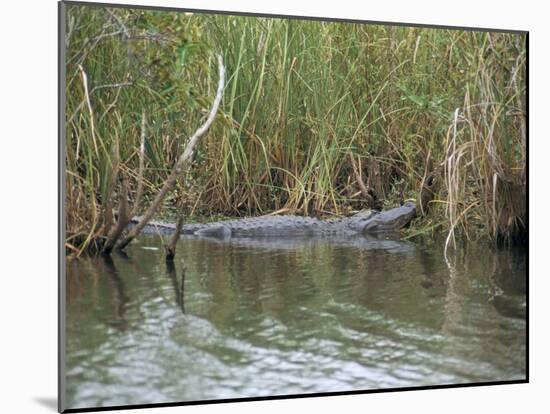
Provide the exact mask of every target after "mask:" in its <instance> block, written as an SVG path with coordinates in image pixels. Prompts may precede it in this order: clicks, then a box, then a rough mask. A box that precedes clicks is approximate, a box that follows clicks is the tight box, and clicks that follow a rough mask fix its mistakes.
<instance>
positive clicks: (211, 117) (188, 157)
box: [116, 55, 225, 249]
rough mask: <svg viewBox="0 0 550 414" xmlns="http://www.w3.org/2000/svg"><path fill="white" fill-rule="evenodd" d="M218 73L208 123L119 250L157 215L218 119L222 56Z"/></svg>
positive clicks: (223, 82) (120, 243) (118, 247)
mask: <svg viewBox="0 0 550 414" xmlns="http://www.w3.org/2000/svg"><path fill="white" fill-rule="evenodd" d="M218 71H219V82H218V90H217V92H216V97H215V99H214V103H213V104H212V109H211V110H210V114H209V115H208V118H207V119H206V122H205V123H204V124H203V125H202V126H201V127H200V128H199V129H197V131H196V132H195V133H194V134H193V136H192V137H191V138H190V139H189V142H188V143H187V146H186V147H185V150H184V151H183V154H182V155H181V156H180V157H179V158H178V160H177V161H176V163H175V164H174V167H173V168H172V172H171V173H170V176H169V177H168V178H167V179H166V181H165V182H164V184H163V186H162V188H161V189H160V191H159V192H158V193H157V195H156V197H155V199H154V200H153V202H152V203H151V205H150V206H149V208H148V209H147V210H146V211H145V213H144V214H143V216H142V217H141V220H140V221H139V223H138V224H137V225H136V226H135V227H133V228H132V230H130V232H129V233H128V235H127V236H126V237H125V238H124V239H122V240H120V241H119V242H118V243H117V245H116V247H117V249H124V248H125V247H126V246H127V245H128V244H129V243H130V242H131V241H132V240H133V239H135V238H136V237H137V236H138V235H139V233H140V232H141V230H142V229H143V227H145V225H146V224H147V223H148V222H149V220H151V218H152V217H153V215H154V214H155V213H156V211H157V210H158V208H159V207H160V205H161V203H162V200H163V199H164V197H165V196H166V194H167V193H168V192H169V191H171V190H172V189H173V188H174V186H175V184H176V180H177V178H178V176H179V175H180V174H181V173H182V172H183V171H184V170H185V168H186V167H187V164H188V163H189V161H190V160H191V158H192V156H193V151H194V149H195V146H196V145H197V142H198V141H199V139H200V138H201V136H202V135H204V133H205V132H206V131H207V130H208V128H209V127H210V125H211V124H212V122H213V121H214V118H215V117H216V113H217V112H218V107H219V106H220V102H221V100H222V94H223V88H224V84H225V79H224V77H225V69H224V66H223V59H222V57H221V55H218Z"/></svg>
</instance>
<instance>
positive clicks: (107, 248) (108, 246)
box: [103, 177, 130, 254]
mask: <svg viewBox="0 0 550 414" xmlns="http://www.w3.org/2000/svg"><path fill="white" fill-rule="evenodd" d="M129 223H130V215H129V214H128V181H127V179H126V177H124V178H123V179H122V184H121V186H120V199H119V202H118V220H117V222H116V225H115V226H114V227H113V228H112V229H111V231H110V232H109V234H108V235H107V240H106V241H105V245H104V246H103V252H104V253H107V254H109V253H111V251H112V250H113V247H114V246H115V243H116V241H117V240H118V239H119V237H120V236H121V234H122V232H123V231H124V229H125V228H126V227H127V226H128V224H129Z"/></svg>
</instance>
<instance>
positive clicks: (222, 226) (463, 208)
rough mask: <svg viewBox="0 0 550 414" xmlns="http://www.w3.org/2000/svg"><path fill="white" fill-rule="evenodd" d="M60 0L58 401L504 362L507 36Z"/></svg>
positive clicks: (518, 206)
mask: <svg viewBox="0 0 550 414" xmlns="http://www.w3.org/2000/svg"><path fill="white" fill-rule="evenodd" d="M59 12H60V13H59V25H60V27H59V29H60V31H59V35H60V37H59V42H60V43H59V52H60V62H59V65H60V66H59V71H60V73H59V75H60V83H59V85H60V90H59V99H60V100H59V122H60V138H59V139H60V141H59V142H60V160H61V161H60V166H59V168H60V176H59V180H60V183H59V185H60V224H61V229H60V252H59V253H60V268H61V271H60V280H59V288H60V312H59V316H60V319H59V323H60V331H59V334H60V335H59V352H60V355H59V356H60V367H59V410H60V411H64V412H76V411H82V410H86V411H89V410H102V409H113V408H136V407H155V406H168V405H182V404H190V403H206V402H223V401H247V400H254V399H259V398H292V397H296V396H304V395H307V396H323V395H338V394H350V393H368V392H374V391H377V392H378V391H399V390H409V389H425V388H437V387H449V386H452V387H454V386H466V385H467V386H471V385H490V384H508V383H521V382H527V381H528V373H527V348H528V346H527V345H528V344H527V334H526V332H527V319H528V318H527V314H528V306H527V302H528V301H527V266H528V254H527V247H528V246H527V244H528V214H527V178H528V177H527V157H528V113H527V99H526V96H527V92H528V91H527V63H528V54H527V53H528V49H527V46H528V34H527V32H518V31H506V30H500V29H499V30H493V29H475V28H455V27H445V26H440V27H434V26H431V27H428V26H419V25H407V24H399V23H377V22H363V21H351V20H336V19H330V16H327V18H326V19H320V18H315V19H314V18H308V17H290V16H269V15H254V14H246V13H240V14H238V13H230V12H226V11H204V10H203V11H199V10H183V9H182V10H178V9H168V8H160V7H159V8H153V7H144V6H127V5H125V6H117V5H109V4H97V3H95V4H94V3H90V4H87V3H79V2H71V1H66V2H61V3H59ZM444 23H445V22H441V24H444Z"/></svg>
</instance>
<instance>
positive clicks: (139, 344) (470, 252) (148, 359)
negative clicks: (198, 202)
mask: <svg viewBox="0 0 550 414" xmlns="http://www.w3.org/2000/svg"><path fill="white" fill-rule="evenodd" d="M177 252H178V255H177V257H176V262H175V265H174V266H167V264H166V263H165V262H164V257H163V254H162V253H163V251H162V249H161V245H160V242H159V240H158V239H157V238H153V237H145V236H144V237H142V238H140V239H139V240H137V242H136V243H134V244H133V245H132V246H131V247H130V248H129V249H128V252H127V253H128V256H127V257H122V256H119V255H114V256H113V258H112V259H111V260H108V259H103V258H98V259H82V260H78V261H72V262H70V263H68V264H67V318H66V327H67V331H66V334H67V342H66V386H67V407H68V408H84V407H91V406H112V405H121V404H146V403H162V402H174V401H196V400H211V399H221V398H239V397H257V396H268V395H283V394H297V393H300V394H301V393H318V392H333V391H349V390H370V389H380V388H391V387H405V386H406V387H409V386H421V385H441V384H456V383H472V382H487V381H508V380H518V379H524V378H525V372H526V357H525V352H526V320H525V293H526V261H527V259H526V256H525V254H524V252H517V251H498V252H495V251H492V250H491V249H488V248H485V247H479V246H474V245H469V246H467V247H466V248H461V249H459V250H458V251H457V252H456V254H453V255H451V258H450V261H448V262H447V261H445V259H444V256H443V250H442V246H440V245H439V244H438V243H431V244H430V245H422V244H412V243H407V242H395V241H371V242H369V241H362V240H361V239H357V240H347V241H346V240H343V241H342V240H323V239H305V240H296V239H295V240H287V241H284V240H241V241H238V242H231V241H216V240H200V239H183V240H181V241H180V242H179V245H178V248H177Z"/></svg>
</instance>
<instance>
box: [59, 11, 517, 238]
mask: <svg viewBox="0 0 550 414" xmlns="http://www.w3.org/2000/svg"><path fill="white" fill-rule="evenodd" d="M68 9H69V12H68V21H67V28H68V30H67V32H68V35H67V41H66V46H67V76H68V87H67V123H66V136H67V145H66V162H67V212H68V229H69V233H70V234H71V235H73V236H74V235H80V236H79V237H80V239H82V238H83V236H84V235H90V234H93V232H94V229H96V230H97V228H98V226H101V224H102V223H100V222H98V217H101V214H100V211H101V209H102V208H104V206H105V203H106V202H107V200H106V199H107V198H108V197H109V196H108V195H109V194H110V192H111V190H112V189H113V188H119V184H118V183H117V182H114V180H113V178H112V177H113V170H114V169H115V168H119V169H120V171H121V173H122V174H123V175H124V176H125V177H127V179H128V181H129V194H130V195H129V197H130V198H135V196H136V194H135V193H136V191H137V186H138V182H137V180H136V177H137V175H138V174H137V171H138V170H139V148H140V136H141V114H142V112H145V113H146V119H147V123H146V126H145V130H146V131H145V135H146V139H145V160H146V162H145V176H144V177H145V186H144V188H143V194H144V195H143V197H142V200H143V204H144V205H146V203H147V202H148V197H149V198H150V197H151V194H153V193H154V191H155V189H157V188H158V187H159V186H160V185H161V184H162V182H163V180H165V179H166V177H167V175H168V174H169V170H170V167H171V165H172V164H173V161H174V160H175V159H176V158H177V156H178V154H179V153H180V152H181V150H182V147H183V146H184V144H185V142H184V141H185V139H186V137H188V136H189V135H190V134H191V132H192V131H193V129H194V128H195V127H196V126H197V125H199V124H200V122H201V119H203V118H204V116H205V112H206V111H207V110H208V109H207V108H208V105H209V103H210V102H211V99H212V96H213V94H214V90H215V87H216V86H215V85H216V83H215V82H216V79H215V74H216V68H215V66H216V65H215V60H214V53H215V52H221V53H222V54H223V56H224V61H225V64H226V69H227V83H226V88H225V92H224V97H223V103H222V107H221V109H220V112H219V113H218V116H217V119H216V122H215V123H214V125H213V127H212V128H211V130H210V131H209V132H208V134H207V136H205V139H204V142H203V144H202V146H201V148H200V149H199V150H198V151H197V154H196V157H195V163H194V165H193V167H192V168H191V170H190V171H189V173H187V175H186V176H185V177H182V179H181V182H180V185H179V187H178V188H177V190H176V191H175V193H174V194H173V195H172V197H171V198H170V199H168V201H167V205H166V206H165V207H166V209H165V212H169V211H170V208H171V207H174V205H175V204H176V200H180V204H181V205H182V206H183V208H184V209H185V211H186V213H187V214H188V215H193V214H201V215H213V214H223V215H236V216H241V215H256V214H263V213H268V212H272V211H286V212H297V213H301V214H316V215H324V214H343V213H346V212H347V211H348V210H350V209H359V208H366V207H368V206H369V202H368V201H367V200H366V199H365V198H364V196H363V195H362V193H361V191H360V187H359V185H358V183H357V182H356V175H354V172H353V168H352V163H351V162H350V154H351V156H353V157H354V159H355V160H357V162H358V165H360V166H361V170H362V171H361V173H362V176H363V177H364V178H365V182H366V185H367V186H368V187H369V188H370V189H371V191H372V192H373V194H375V195H376V198H377V199H378V200H379V201H380V203H381V205H382V206H384V205H385V206H390V205H395V204H396V203H399V202H401V201H403V200H404V199H409V198H412V199H417V198H418V197H419V192H420V190H421V188H422V184H423V182H424V180H425V179H426V175H427V174H428V173H433V174H434V176H437V177H439V178H438V179H439V181H440V186H439V191H438V192H437V193H436V195H435V197H434V198H433V200H432V202H431V208H430V212H429V214H428V215H427V216H425V217H423V218H422V219H420V220H419V221H418V222H417V223H416V226H415V229H414V231H420V232H429V231H432V229H433V228H434V227H435V225H434V224H433V223H443V224H442V225H443V229H442V230H446V231H449V230H452V231H453V234H455V235H457V234H461V235H466V236H468V237H472V238H478V237H485V238H489V239H496V238H498V237H505V238H506V237H508V238H509V237H512V236H514V234H516V233H515V232H516V231H517V230H518V229H520V230H521V229H522V228H523V229H524V231H525V226H524V225H525V215H526V212H525V208H524V207H522V206H524V204H525V197H524V189H525V180H524V177H525V173H524V170H525V158H526V154H525V144H526V139H527V137H526V132H525V130H526V125H525V60H526V50H525V41H526V39H525V36H524V35H519V34H503V33H480V32H468V31H461V30H445V29H421V28H405V27H389V26H382V25H361V24H341V23H328V22H316V21H299V20H285V19H267V18H252V17H236V16H222V15H218V16H216V15H201V14H184V13H172V12H171V13H167V12H155V11H143V10H137V9H136V10H132V9H105V8H94V7H83V6H74V5H71V6H69V8H68ZM79 65H80V66H79ZM80 67H81V68H82V69H80ZM84 73H85V74H86V76H87V79H88V80H87V81H88V89H89V90H88V95H89V102H88V99H87V97H86V90H85V85H84V81H83V78H84ZM457 108H458V112H456V113H457V117H456V120H455V117H454V114H455V111H456V109H457ZM450 131H451V132H452V133H451V132H450ZM113 148H117V150H116V151H114V150H113ZM115 154H116V155H115ZM117 165H118V167H117ZM518 189H519V190H520V191H519V193H518V191H516V190H518ZM521 191H523V198H522V195H521ZM522 226H523V227H522ZM440 227H441V226H440ZM69 243H70V240H69Z"/></svg>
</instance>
